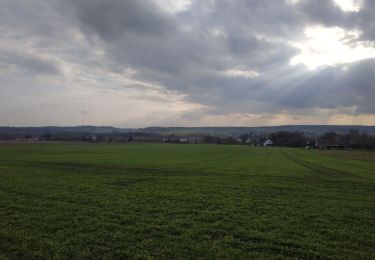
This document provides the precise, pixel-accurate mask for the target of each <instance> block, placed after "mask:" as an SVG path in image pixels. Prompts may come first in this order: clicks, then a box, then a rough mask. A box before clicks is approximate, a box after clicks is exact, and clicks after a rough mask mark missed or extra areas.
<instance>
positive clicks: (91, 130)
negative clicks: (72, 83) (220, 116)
mask: <svg viewBox="0 0 375 260" xmlns="http://www.w3.org/2000/svg"><path fill="white" fill-rule="evenodd" d="M350 129H356V130H358V131H359V132H366V133H368V134H375V126H360V125H284V126H259V127H146V128H115V127H111V126H69V127H58V126H45V127H0V135H7V134H10V135H20V136H21V135H44V134H47V133H48V134H63V133H66V134H114V133H117V134H122V133H134V132H138V133H152V134H160V135H170V134H176V135H185V134H205V135H215V136H222V135H226V136H228V135H229V136H239V135H241V134H244V133H250V132H252V133H258V134H259V133H265V134H266V133H272V132H277V131H290V132H294V131H300V132H304V133H305V134H308V135H320V134H323V133H325V132H328V131H334V132H337V133H345V132H348V131H349V130H350Z"/></svg>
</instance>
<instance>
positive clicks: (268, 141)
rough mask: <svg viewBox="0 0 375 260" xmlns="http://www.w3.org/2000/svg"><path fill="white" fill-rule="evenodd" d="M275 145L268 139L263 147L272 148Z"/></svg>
mask: <svg viewBox="0 0 375 260" xmlns="http://www.w3.org/2000/svg"><path fill="white" fill-rule="evenodd" d="M270 145H273V142H272V141H271V140H270V139H267V140H266V141H265V142H264V143H263V146H270Z"/></svg>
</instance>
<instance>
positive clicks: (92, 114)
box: [0, 0, 375, 127]
mask: <svg viewBox="0 0 375 260" xmlns="http://www.w3.org/2000/svg"><path fill="white" fill-rule="evenodd" d="M374 17H375V1H373V0H267V1H264V0H142V1H140V0H48V1H45V0H28V1H25V0H0V125H2V126H5V125H11V126H41V125H88V124H89V125H113V126H118V127H144V126H156V125H157V126H257V125H282V124H364V125H375V18H374Z"/></svg>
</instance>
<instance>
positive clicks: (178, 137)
mask: <svg viewBox="0 0 375 260" xmlns="http://www.w3.org/2000/svg"><path fill="white" fill-rule="evenodd" d="M0 140H5V141H19V142H42V141H44V142H50V141H55V142H58V141H60V142H61V141H62V142H64V141H65V142H89V143H180V144H203V143H206V144H237V145H250V146H265V147H268V146H285V147H304V148H306V149H336V150H351V149H375V136H374V135H369V134H367V133H360V132H359V131H358V130H355V129H352V130H350V131H348V132H347V133H344V134H342V133H341V134H340V133H336V132H326V133H324V134H322V135H314V134H306V133H304V132H299V131H294V132H289V131H278V132H275V133H252V132H250V133H244V134H241V135H210V134H204V133H202V134H196V133H195V134H156V133H143V132H129V133H117V132H113V133H90V132H88V133H73V132H60V133H48V132H46V133H43V134H41V133H39V134H35V133H34V134H33V133H30V134H24V133H23V134H19V133H2V134H0Z"/></svg>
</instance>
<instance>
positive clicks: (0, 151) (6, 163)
mask: <svg viewBox="0 0 375 260" xmlns="http://www.w3.org/2000/svg"><path fill="white" fill-rule="evenodd" d="M1 258H4V259H7V258H10V259H14V258H27V259H30V258H38V259H50V258H58V259H66V258H71V259H80V258H139V259H144V258H161V259H178V258H190V259H197V258H210V259H217V258H236V259H238V258H244V259H247V258H257V259H258V258H264V259H269V258H293V259H296V258H309V259H312V258H316V259H318V258H323V259H375V154H374V153H370V152H355V151H352V152H349V151H347V152H328V151H306V150H302V149H287V148H260V147H259V148H252V147H248V146H229V145H173V144H134V145H120V144H116V145H108V144H2V145H0V259H1Z"/></svg>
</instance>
